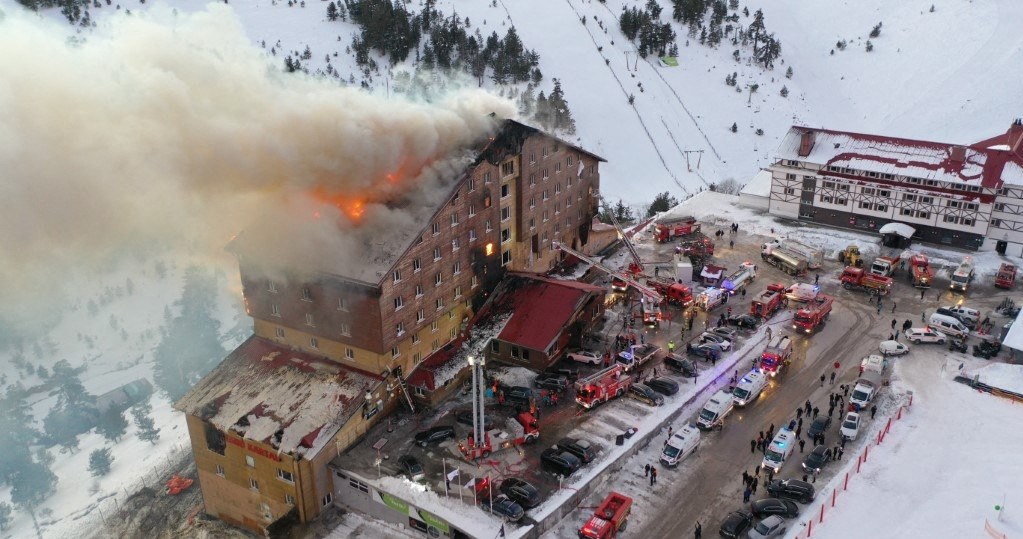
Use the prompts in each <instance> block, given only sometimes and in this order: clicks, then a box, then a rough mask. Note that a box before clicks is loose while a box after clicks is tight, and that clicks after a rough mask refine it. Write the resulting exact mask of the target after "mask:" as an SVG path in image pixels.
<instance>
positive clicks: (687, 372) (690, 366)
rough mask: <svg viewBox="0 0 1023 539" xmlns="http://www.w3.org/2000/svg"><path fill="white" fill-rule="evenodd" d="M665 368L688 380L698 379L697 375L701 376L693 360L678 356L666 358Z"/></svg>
mask: <svg viewBox="0 0 1023 539" xmlns="http://www.w3.org/2000/svg"><path fill="white" fill-rule="evenodd" d="M664 366H665V367H668V368H669V369H675V370H676V371H678V372H680V373H682V376H685V377H686V378H696V375H697V374H699V371H698V370H697V369H696V363H693V360H691V359H689V358H687V357H682V356H680V355H678V354H668V355H666V356H664Z"/></svg>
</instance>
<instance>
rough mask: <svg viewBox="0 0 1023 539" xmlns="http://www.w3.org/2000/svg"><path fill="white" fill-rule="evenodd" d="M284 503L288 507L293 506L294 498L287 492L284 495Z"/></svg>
mask: <svg viewBox="0 0 1023 539" xmlns="http://www.w3.org/2000/svg"><path fill="white" fill-rule="evenodd" d="M284 503H286V504H288V505H295V497H294V496H292V495H291V494H288V493H287V492H285V493H284Z"/></svg>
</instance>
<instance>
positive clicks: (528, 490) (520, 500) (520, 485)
mask: <svg viewBox="0 0 1023 539" xmlns="http://www.w3.org/2000/svg"><path fill="white" fill-rule="evenodd" d="M500 490H501V494H504V495H505V496H507V497H509V498H511V499H512V500H513V501H515V503H517V504H519V505H521V506H522V507H525V508H526V509H532V508H533V507H536V506H538V505H540V491H539V490H536V487H534V486H533V485H531V484H529V483H527V482H526V481H523V480H522V479H519V478H518V477H509V478H508V479H505V480H504V481H501V488H500Z"/></svg>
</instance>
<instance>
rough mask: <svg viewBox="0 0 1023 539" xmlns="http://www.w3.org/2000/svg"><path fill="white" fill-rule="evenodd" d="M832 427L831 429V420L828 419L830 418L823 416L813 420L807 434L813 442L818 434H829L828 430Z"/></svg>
mask: <svg viewBox="0 0 1023 539" xmlns="http://www.w3.org/2000/svg"><path fill="white" fill-rule="evenodd" d="M830 427H831V418H830V417H828V416H824V415H822V416H820V417H818V418H817V419H814V420H813V423H811V424H810V428H809V429H807V431H806V434H807V435H808V436H809V437H810V439H811V440H812V439H813V438H814V437H815V436H817V435H818V434H824V433H826V432H828V429H829V428H830Z"/></svg>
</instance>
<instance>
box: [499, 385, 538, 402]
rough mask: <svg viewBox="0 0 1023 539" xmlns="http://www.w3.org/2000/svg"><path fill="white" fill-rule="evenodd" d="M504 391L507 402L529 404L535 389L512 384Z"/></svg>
mask: <svg viewBox="0 0 1023 539" xmlns="http://www.w3.org/2000/svg"><path fill="white" fill-rule="evenodd" d="M503 391H504V400H505V402H510V403H512V404H529V399H530V398H532V397H533V390H532V389H529V388H528V387H525V386H511V387H508V388H505V389H504V390H503Z"/></svg>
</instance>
